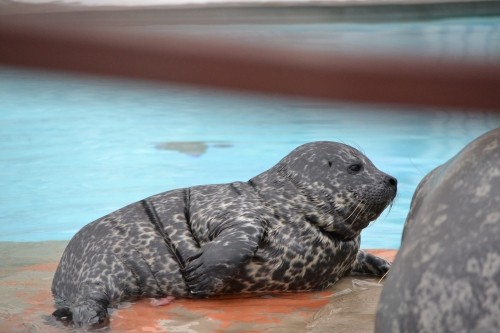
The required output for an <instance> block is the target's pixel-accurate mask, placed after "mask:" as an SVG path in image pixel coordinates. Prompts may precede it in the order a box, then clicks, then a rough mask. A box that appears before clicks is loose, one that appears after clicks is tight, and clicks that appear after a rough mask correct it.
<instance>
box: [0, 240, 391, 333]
mask: <svg viewBox="0 0 500 333" xmlns="http://www.w3.org/2000/svg"><path fill="white" fill-rule="evenodd" d="M66 244H67V242H66V241H63V242H35V243H11V242H3V243H0V258H2V259H1V261H0V295H2V298H1V299H0V332H9V333H28V332H30V333H36V332H44V333H63V332H69V331H70V330H69V329H68V328H66V327H63V326H62V325H60V324H57V323H56V322H55V321H54V320H52V319H51V316H50V315H49V314H50V313H51V312H52V311H53V310H54V308H53V300H52V296H51V293H50V285H51V283H52V278H53V275H54V272H55V270H56V268H57V264H58V261H59V258H60V257H61V255H62V252H63V250H64V248H65V246H66ZM371 252H373V253H376V254H377V255H379V256H382V257H384V258H386V259H388V260H393V259H394V256H395V253H396V251H395V250H372V251H371ZM379 281H380V279H379V278H374V277H366V276H365V277H347V278H344V279H341V280H340V281H339V282H337V283H336V284H335V285H334V286H333V287H332V288H330V289H328V290H324V291H318V292H304V293H286V294H265V295H247V296H245V295H238V296H236V297H224V298H221V299H207V300H185V299H176V300H174V301H173V303H171V304H169V305H166V306H161V307H155V306H153V305H151V304H150V300H148V299H145V300H140V301H137V302H134V303H124V304H122V306H121V307H120V309H117V310H114V311H113V313H112V316H111V329H110V330H108V331H106V332H110V333H125V332H153V333H154V332H199V333H203V332H223V331H224V332H242V331H246V332H249V331H251V332H261V331H266V332H287V333H292V332H304V331H308V332H348V333H349V332H352V333H354V332H356V333H363V332H373V328H374V319H375V311H376V306H377V303H378V299H379V296H380V292H381V289H382V288H381V287H382V284H380V283H379Z"/></svg>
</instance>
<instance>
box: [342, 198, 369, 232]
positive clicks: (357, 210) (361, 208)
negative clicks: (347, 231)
mask: <svg viewBox="0 0 500 333" xmlns="http://www.w3.org/2000/svg"><path fill="white" fill-rule="evenodd" d="M365 204H366V201H365V200H360V201H359V202H358V203H357V205H356V207H355V208H354V209H353V211H352V212H351V214H349V216H348V218H351V217H352V216H354V218H353V219H352V222H351V224H349V227H352V225H353V224H354V222H356V220H357V219H358V217H359V216H360V215H361V214H362V213H364V212H365V211H366V207H365ZM348 218H347V219H348ZM347 219H346V220H347Z"/></svg>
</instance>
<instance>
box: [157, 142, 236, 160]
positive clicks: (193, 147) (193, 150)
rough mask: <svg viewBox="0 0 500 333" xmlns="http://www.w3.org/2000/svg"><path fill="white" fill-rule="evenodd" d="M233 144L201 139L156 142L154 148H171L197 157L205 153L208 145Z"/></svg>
mask: <svg viewBox="0 0 500 333" xmlns="http://www.w3.org/2000/svg"><path fill="white" fill-rule="evenodd" d="M232 146H233V145H232V144H231V143H229V142H223V141H221V142H203V141H172V142H161V143H157V144H156V146H155V147H156V149H163V150H173V151H177V152H180V153H184V154H187V155H189V156H194V157H198V156H201V155H203V154H205V153H206V152H207V150H208V148H209V147H213V148H231V147H232Z"/></svg>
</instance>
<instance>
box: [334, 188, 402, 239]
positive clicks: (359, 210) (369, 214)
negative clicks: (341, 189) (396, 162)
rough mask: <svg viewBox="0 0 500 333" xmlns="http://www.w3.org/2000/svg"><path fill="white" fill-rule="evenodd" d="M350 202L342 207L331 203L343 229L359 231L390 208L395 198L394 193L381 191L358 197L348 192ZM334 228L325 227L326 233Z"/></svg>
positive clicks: (356, 194) (351, 191)
mask: <svg viewBox="0 0 500 333" xmlns="http://www.w3.org/2000/svg"><path fill="white" fill-rule="evenodd" d="M348 194H349V197H350V198H351V200H349V202H348V203H347V204H344V205H342V206H340V205H338V204H336V203H335V202H332V203H331V205H332V206H333V207H335V208H334V209H335V213H336V215H338V216H339V217H340V218H341V219H342V223H343V224H344V226H345V227H348V228H349V229H351V230H355V231H360V230H361V229H363V228H366V227H367V226H368V225H369V224H370V222H372V221H374V220H376V219H377V218H378V217H379V216H380V214H382V212H383V211H384V210H385V209H386V208H387V207H389V206H392V204H393V202H394V198H395V196H396V192H395V191H391V190H386V189H384V190H382V191H380V192H374V193H369V195H360V194H359V193H357V192H356V191H354V190H351V189H349V190H348ZM334 229H335V226H334V225H332V226H327V227H326V228H325V230H326V231H329V230H332V231H333V230H334Z"/></svg>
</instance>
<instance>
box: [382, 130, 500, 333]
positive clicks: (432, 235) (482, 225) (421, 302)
mask: <svg viewBox="0 0 500 333" xmlns="http://www.w3.org/2000/svg"><path fill="white" fill-rule="evenodd" d="M499 282H500V128H498V129H496V130H493V131H490V132H488V133H486V134H484V135H483V136H481V137H479V138H478V139H476V140H474V141H473V142H471V143H470V144H469V145H467V146H466V147H465V148H464V149H463V150H462V151H460V152H459V153H458V154H457V155H456V156H455V157H453V158H452V159H450V160H449V161H448V162H446V163H445V164H443V165H441V166H439V167H438V168H436V169H434V170H433V171H431V172H430V173H429V174H428V175H427V176H426V177H425V178H424V179H423V180H422V181H421V182H420V184H419V186H418V188H417V190H416V192H415V194H414V196H413V199H412V203H411V207H410V212H409V215H408V218H407V220H406V223H405V227H404V233H403V239H402V244H401V248H400V250H399V252H398V254H397V256H396V259H395V262H394V264H393V267H392V269H391V272H390V273H389V276H388V279H387V281H386V282H385V284H384V287H383V290H382V294H381V298H380V303H379V305H378V310H377V315H376V332H380V333H385V332H393V333H402V332H453V333H457V332H483V333H485V332H500V285H499Z"/></svg>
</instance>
